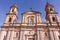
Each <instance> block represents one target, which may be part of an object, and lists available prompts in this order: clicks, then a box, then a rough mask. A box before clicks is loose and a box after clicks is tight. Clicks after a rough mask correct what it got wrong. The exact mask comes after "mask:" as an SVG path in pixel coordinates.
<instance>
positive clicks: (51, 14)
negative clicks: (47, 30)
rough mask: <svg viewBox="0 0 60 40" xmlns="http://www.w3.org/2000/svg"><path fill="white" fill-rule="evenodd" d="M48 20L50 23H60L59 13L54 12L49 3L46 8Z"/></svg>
mask: <svg viewBox="0 0 60 40" xmlns="http://www.w3.org/2000/svg"><path fill="white" fill-rule="evenodd" d="M45 11H46V20H47V21H48V22H50V23H57V22H59V18H58V13H57V12H56V11H55V10H54V6H53V5H51V4H49V3H48V2H47V4H46V7H45Z"/></svg>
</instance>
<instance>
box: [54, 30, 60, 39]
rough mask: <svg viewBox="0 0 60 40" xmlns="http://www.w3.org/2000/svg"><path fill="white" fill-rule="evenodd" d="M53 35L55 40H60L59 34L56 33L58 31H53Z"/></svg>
mask: <svg viewBox="0 0 60 40" xmlns="http://www.w3.org/2000/svg"><path fill="white" fill-rule="evenodd" d="M53 34H54V38H55V40H59V38H58V34H57V31H56V30H54V31H53Z"/></svg>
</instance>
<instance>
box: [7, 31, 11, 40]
mask: <svg viewBox="0 0 60 40" xmlns="http://www.w3.org/2000/svg"><path fill="white" fill-rule="evenodd" d="M10 35H11V31H8V34H7V40H9V38H10Z"/></svg>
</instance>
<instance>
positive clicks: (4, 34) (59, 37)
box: [0, 3, 60, 40]
mask: <svg viewBox="0 0 60 40" xmlns="http://www.w3.org/2000/svg"><path fill="white" fill-rule="evenodd" d="M45 11H46V17H45V18H46V22H43V21H42V18H41V13H40V12H38V11H34V10H32V9H30V10H29V11H26V12H23V13H22V19H21V22H20V23H18V22H17V19H18V16H17V14H18V7H17V5H16V4H14V5H12V6H11V7H10V11H9V12H8V13H7V14H6V19H5V22H4V24H3V26H2V27H1V29H2V31H1V33H0V40H60V23H59V17H58V13H57V12H56V11H55V10H54V6H53V5H51V4H49V3H47V4H46V6H45Z"/></svg>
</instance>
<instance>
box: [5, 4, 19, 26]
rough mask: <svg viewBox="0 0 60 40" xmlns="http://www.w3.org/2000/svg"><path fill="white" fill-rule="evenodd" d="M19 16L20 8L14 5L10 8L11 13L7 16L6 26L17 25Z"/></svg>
mask: <svg viewBox="0 0 60 40" xmlns="http://www.w3.org/2000/svg"><path fill="white" fill-rule="evenodd" d="M17 14H18V7H17V5H16V4H14V5H12V6H11V7H10V11H9V12H8V13H7V15H6V19H5V22H4V25H5V24H7V25H9V24H12V23H16V22H17V18H18V17H17Z"/></svg>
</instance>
